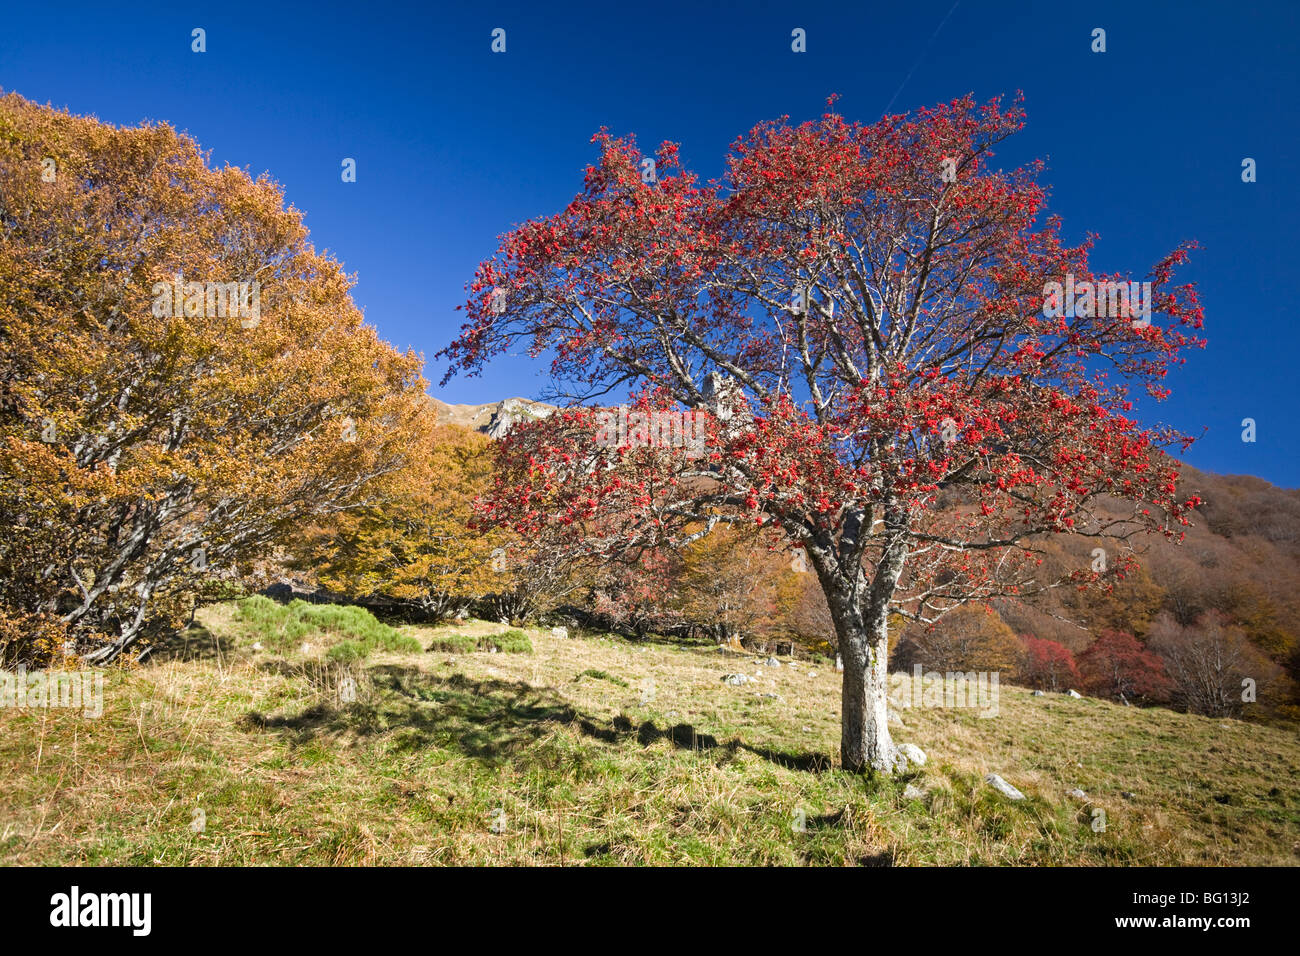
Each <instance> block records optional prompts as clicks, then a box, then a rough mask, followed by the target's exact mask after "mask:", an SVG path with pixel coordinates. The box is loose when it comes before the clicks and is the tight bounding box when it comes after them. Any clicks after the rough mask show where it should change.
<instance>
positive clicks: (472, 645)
mask: <svg viewBox="0 0 1300 956" xmlns="http://www.w3.org/2000/svg"><path fill="white" fill-rule="evenodd" d="M493 648H495V649H496V650H497V651H498V652H500V653H502V654H531V653H532V652H533V642H532V641H530V640H529V639H528V635H527V634H525V633H524V632H523V631H503V632H502V633H500V634H479V635H471V634H443V635H439V636H438V637H436V638H433V639H432V640H431V641H430V642H429V650H431V651H450V652H451V653H453V654H470V653H472V652H474V651H491V650H492V649H493Z"/></svg>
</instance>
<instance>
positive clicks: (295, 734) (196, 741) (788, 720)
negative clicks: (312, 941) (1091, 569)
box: [0, 604, 1300, 865]
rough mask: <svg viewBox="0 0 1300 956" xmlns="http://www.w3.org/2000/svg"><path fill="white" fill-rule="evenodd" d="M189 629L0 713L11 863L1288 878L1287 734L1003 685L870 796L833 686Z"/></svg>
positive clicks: (703, 668)
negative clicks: (1134, 868)
mask: <svg viewBox="0 0 1300 956" xmlns="http://www.w3.org/2000/svg"><path fill="white" fill-rule="evenodd" d="M199 617H200V621H201V626H196V627H194V628H192V629H191V630H190V631H189V632H187V634H186V635H185V639H184V640H183V641H178V642H177V643H176V644H175V645H174V646H172V647H170V648H168V649H166V650H165V651H164V652H162V653H160V654H156V655H155V656H154V659H153V660H152V662H150V663H147V664H145V665H144V666H142V667H140V668H138V669H137V670H135V671H134V672H130V673H124V672H113V673H110V674H109V675H108V677H107V679H106V681H105V702H104V715H103V717H102V718H100V719H98V720H88V719H85V718H83V717H82V716H81V715H80V713H70V712H67V711H59V710H49V711H42V710H25V711H19V710H15V709H13V708H8V709H3V710H0V764H3V765H4V766H5V768H6V769H7V771H8V772H7V773H5V774H4V775H3V777H0V863H5V864H14V863H22V864H49V863H66V864H110V863H111V864H170V865H204V864H227V865H229V864H275V865H291V864H297V865H302V864H343V865H350V864H367V865H383V864H495V863H505V864H561V863H565V864H574V863H578V864H602V863H615V864H641V863H649V864H670V863H699V864H801V863H811V864H867V865H919V864H935V863H942V864H966V863H971V864H1033V865H1052V864H1085V865H1087V864H1096V865H1109V864H1176V863H1182V864H1208V865H1240V864H1252V863H1256V864H1296V863H1297V862H1300V788H1298V785H1297V779H1298V777H1300V773H1298V772H1300V741H1298V740H1297V738H1296V736H1295V735H1294V734H1293V733H1289V732H1287V731H1285V730H1279V729H1273V728H1266V727H1259V726H1254V725H1250V724H1245V723H1241V722H1238V721H1231V720H1226V721H1225V720H1210V719H1207V718H1202V717H1195V716H1184V715H1180V714H1176V713H1172V712H1170V711H1167V710H1138V709H1134V708H1125V707H1121V706H1117V705H1113V704H1109V703H1105V702H1101V701H1096V700H1090V699H1083V700H1074V699H1071V698H1069V697H1066V696H1063V695H1048V696H1046V697H1033V696H1031V695H1030V694H1029V692H1028V691H1024V690H1021V689H1019V688H1014V687H1004V688H1002V694H1001V701H1000V714H999V716H998V717H996V718H991V719H982V718H980V717H978V716H977V715H976V713H975V712H973V711H967V712H962V711H954V710H940V709H926V710H916V709H912V710H907V711H904V712H903V714H902V719H903V721H904V723H903V724H902V725H897V726H895V727H894V735H895V738H896V739H897V740H898V741H900V742H912V743H915V744H917V745H919V746H920V747H921V748H922V749H923V750H925V751H926V753H927V754H928V755H929V761H928V762H927V764H926V765H925V766H924V767H923V768H921V769H919V770H914V771H913V772H910V773H908V774H906V775H904V776H903V777H900V778H896V779H892V780H876V781H868V780H864V779H862V778H858V777H855V776H852V775H848V774H844V773H842V772H840V771H839V770H837V769H836V768H835V753H836V750H837V746H838V740H839V726H838V710H839V706H838V704H839V682H838V675H837V674H836V673H835V672H834V669H833V668H832V667H826V666H824V665H823V666H817V665H809V664H806V663H801V664H799V665H798V666H795V667H790V666H788V665H787V666H781V667H767V666H760V665H758V664H756V663H755V661H754V659H753V658H752V657H750V656H748V655H740V654H729V653H722V652H719V651H718V650H716V649H715V648H713V647H702V646H687V645H671V644H650V645H644V646H638V645H635V644H631V643H628V642H625V641H623V640H620V639H613V638H607V637H603V636H598V635H597V636H585V637H573V638H568V639H566V638H556V637H552V636H551V635H550V634H549V632H546V631H538V630H529V631H527V634H526V637H527V638H528V639H529V640H522V641H521V640H519V636H517V635H510V636H509V637H503V635H504V633H505V631H506V628H504V627H502V626H500V625H494V624H488V623H485V622H469V623H467V624H465V625H463V626H457V627H440V628H422V627H404V628H401V629H400V631H401V632H402V634H403V635H405V636H407V637H411V638H414V639H415V640H416V641H418V642H419V646H420V647H421V648H430V647H434V648H438V649H436V650H420V651H415V650H411V649H409V648H412V647H413V646H414V645H412V644H411V643H410V642H408V641H404V640H376V641H374V642H372V643H371V644H370V645H366V647H365V649H366V652H367V653H366V656H364V657H362V658H361V659H353V657H352V656H351V655H344V658H345V659H342V660H341V659H340V656H339V655H338V654H335V655H334V657H333V658H332V659H331V657H330V656H329V652H330V649H331V648H332V647H333V646H336V645H337V643H338V642H340V641H342V640H346V639H347V635H346V633H344V631H342V630H339V629H337V628H335V627H334V626H333V625H330V626H326V625H322V626H321V628H320V629H319V630H317V631H315V632H312V631H310V629H308V631H303V630H302V629H301V627H300V625H294V627H295V630H294V631H293V633H292V635H291V637H292V640H290V639H289V638H288V637H287V636H286V632H284V630H283V628H284V627H285V626H286V625H285V624H284V621H283V619H282V618H281V619H276V618H275V617H274V616H267V615H265V614H263V615H260V616H259V615H258V614H255V613H248V614H241V613H240V611H239V610H238V609H237V608H236V606H235V605H229V604H228V605H221V606H217V607H212V608H208V609H206V611H204V612H201V613H200V616H199ZM318 617H320V619H321V620H322V621H326V620H327V618H326V617H323V616H319V615H318ZM301 619H302V615H299V616H298V617H297V618H295V620H301ZM268 620H270V623H268ZM277 620H278V621H279V623H276V621H277ZM328 620H335V619H328ZM277 627H278V628H280V629H281V630H280V631H279V632H275V628H277ZM338 627H339V628H341V627H343V625H338ZM498 638H501V639H498ZM254 642H257V643H258V644H260V645H261V649H260V650H256V649H254V647H253V645H254ZM530 642H531V643H530ZM530 647H531V651H530V650H529V648H530ZM449 648H450V650H449ZM494 649H495V652H494ZM508 651H513V652H508ZM737 672H738V673H744V674H747V675H750V676H757V677H758V681H757V683H750V684H745V685H742V686H731V685H728V684H725V683H723V682H722V680H721V677H722V676H723V675H724V674H727V673H737ZM769 695H775V696H769ZM990 772H993V773H997V774H1000V775H1001V776H1002V777H1003V778H1005V779H1006V780H1007V781H1008V782H1010V783H1011V784H1012V785H1014V786H1015V787H1017V788H1019V789H1020V790H1021V791H1023V792H1024V793H1025V795H1026V796H1027V798H1028V799H1026V800H1024V801H1020V802H1015V803H1013V802H1011V801H1009V800H1008V799H1007V798H1005V797H1003V796H1001V795H1000V794H998V793H997V792H995V791H994V790H993V789H992V788H991V787H989V786H988V785H987V784H985V783H984V781H983V777H984V775H985V774H986V773H990ZM909 786H910V788H912V789H910V790H909ZM1075 788H1079V789H1081V790H1083V791H1084V792H1085V793H1086V798H1083V799H1081V798H1078V797H1075V796H1070V795H1068V791H1070V790H1073V789H1075ZM915 791H925V793H924V796H922V797H920V798H916V797H914V796H909V795H908V794H910V793H914V792H915ZM1098 807H1099V808H1101V809H1102V810H1103V811H1104V813H1105V820H1106V827H1105V830H1104V832H1097V831H1095V830H1094V828H1093V821H1094V819H1098V818H1097V817H1096V816H1095V815H1094V813H1093V809H1094V808H1098ZM196 811H202V817H200V816H199V814H198V813H197V812H196ZM800 820H803V821H805V822H804V826H803V827H802V829H800V828H799V826H798V823H799V821H800ZM197 821H201V822H202V824H203V826H202V827H201V830H202V832H195V829H194V828H193V827H194V826H195V825H196V822H197Z"/></svg>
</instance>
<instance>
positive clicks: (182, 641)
mask: <svg viewBox="0 0 1300 956" xmlns="http://www.w3.org/2000/svg"><path fill="white" fill-rule="evenodd" d="M234 647H235V642H234V640H233V639H232V638H229V637H218V636H217V635H216V634H213V633H212V632H211V631H209V630H208V629H207V628H206V627H204V626H203V625H202V624H190V625H189V626H188V627H185V628H183V629H182V630H179V631H175V632H174V633H172V634H170V635H168V636H167V637H164V638H162V639H161V640H159V641H158V642H157V643H155V644H154V645H153V648H152V649H151V650H150V652H149V661H150V663H161V662H163V661H208V660H219V659H221V658H224V657H228V656H229V655H230V654H231V652H232V651H233V650H234Z"/></svg>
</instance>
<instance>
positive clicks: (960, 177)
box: [440, 97, 1202, 772]
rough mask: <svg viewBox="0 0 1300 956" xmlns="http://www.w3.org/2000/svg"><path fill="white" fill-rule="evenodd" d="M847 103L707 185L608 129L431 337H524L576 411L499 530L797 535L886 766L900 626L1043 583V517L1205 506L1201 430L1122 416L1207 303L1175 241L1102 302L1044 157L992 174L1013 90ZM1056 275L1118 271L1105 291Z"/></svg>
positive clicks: (512, 497)
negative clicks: (730, 529)
mask: <svg viewBox="0 0 1300 956" xmlns="http://www.w3.org/2000/svg"><path fill="white" fill-rule="evenodd" d="M833 108H834V98H833V97H832V99H831V101H830V102H829V104H828V108H827V111H826V112H825V113H824V115H822V116H821V117H820V119H817V120H813V121H809V122H804V123H802V124H799V125H791V123H790V122H789V121H788V119H786V118H782V119H779V120H776V121H772V122H766V123H761V124H759V125H758V126H756V127H754V128H753V129H752V130H751V131H750V132H749V133H748V134H747V135H745V136H742V137H741V138H739V139H738V140H737V141H736V142H735V143H734V145H733V146H732V148H731V150H730V153H729V155H728V157H727V163H726V172H725V175H724V176H723V177H722V178H721V179H719V180H716V181H710V182H707V183H702V182H701V181H700V180H699V178H698V177H697V176H695V175H693V174H692V173H691V172H689V171H688V170H686V169H685V168H683V167H682V166H681V164H680V161H679V154H678V147H677V146H676V145H675V144H672V143H665V144H663V145H662V146H660V148H659V149H658V150H657V152H656V153H655V155H654V156H653V157H649V156H642V154H641V152H640V151H639V150H638V148H637V146H636V142H635V140H634V139H633V138H631V137H628V138H618V137H615V136H613V135H611V134H610V133H609V132H608V131H605V130H602V131H600V132H599V133H597V135H596V136H595V137H594V142H595V143H596V144H597V145H598V147H599V151H600V158H599V161H598V162H596V163H595V164H593V165H592V166H590V167H588V169H587V171H586V177H585V186H584V188H583V190H582V192H581V193H580V194H579V195H578V196H577V197H576V198H575V199H574V200H573V201H572V202H571V203H570V204H569V205H568V206H567V207H566V208H565V209H564V210H562V211H561V212H559V213H557V214H555V215H552V216H548V217H544V218H540V219H537V220H534V221H530V222H527V223H525V224H523V225H521V226H518V227H517V228H515V229H513V230H512V231H511V232H509V233H508V234H506V235H505V236H504V238H503V240H502V244H501V248H500V250H499V252H498V254H497V255H496V256H494V257H493V258H492V259H490V260H488V261H486V262H484V263H483V264H482V265H481V266H480V267H479V269H478V271H477V274H476V276H475V278H474V280H473V282H472V283H470V284H469V286H468V291H469V298H468V301H467V304H466V306H465V308H466V309H467V311H468V316H469V321H468V322H467V323H466V324H465V326H464V327H463V329H462V332H461V334H460V336H459V338H457V339H456V340H455V341H454V342H453V343H452V344H451V345H450V346H449V347H448V348H447V349H445V350H444V351H443V352H442V353H440V354H442V355H444V356H445V357H447V358H448V359H449V361H450V367H449V369H448V371H447V377H448V378H450V377H451V376H452V375H454V374H457V373H459V372H466V373H470V374H472V373H474V372H476V371H478V370H479V369H480V368H481V367H482V365H483V364H484V363H485V362H488V361H489V360H490V359H491V358H492V357H493V356H494V355H497V354H500V353H502V352H505V351H507V350H514V349H516V348H518V347H519V346H520V345H523V346H525V347H527V348H529V349H531V351H532V354H534V355H537V356H541V355H546V356H547V357H548V358H549V359H550V371H551V373H552V376H553V378H554V381H555V386H554V393H555V394H554V396H553V398H554V399H555V400H557V401H560V402H561V404H563V405H565V406H568V407H567V410H566V411H562V412H559V413H557V414H555V415H553V416H551V417H550V418H549V419H547V420H545V421H542V422H538V423H534V424H531V425H525V426H521V427H519V428H517V429H516V430H515V431H514V432H512V433H511V435H510V436H509V438H508V439H507V440H506V441H505V442H504V443H503V445H502V447H501V449H500V450H499V455H500V463H499V473H498V476H497V479H496V481H495V483H494V487H493V490H492V492H491V493H490V494H489V496H488V498H487V499H486V502H485V506H484V507H485V511H486V512H487V513H488V514H489V515H490V516H492V517H493V518H495V520H498V521H501V522H503V523H507V524H510V525H511V526H512V527H514V528H516V529H517V530H519V531H520V533H525V534H526V533H531V532H534V531H536V530H537V529H540V528H542V527H547V526H553V525H557V524H558V525H562V526H569V527H572V528H575V529H577V528H581V527H584V526H585V525H584V523H585V522H589V521H591V519H593V518H595V517H596V516H599V517H600V521H599V524H598V526H599V530H600V533H599V534H579V533H578V532H577V531H576V530H575V532H574V534H573V535H572V538H571V540H570V541H569V546H570V547H572V548H574V549H585V550H587V551H589V552H592V553H603V554H614V553H617V552H619V551H621V550H624V549H627V548H629V547H644V546H647V545H649V546H655V547H669V546H681V545H682V544H683V543H687V542H689V541H690V540H691V539H692V538H693V537H694V536H695V535H698V534H701V533H704V532H707V531H708V530H709V529H711V528H715V527H717V526H719V525H720V524H731V523H736V522H744V521H748V522H754V523H759V524H767V525H770V526H772V528H773V529H774V530H778V531H780V532H781V533H783V534H785V535H786V536H787V537H788V538H789V539H790V544H791V545H792V546H796V547H801V548H803V549H804V552H805V553H806V555H807V560H808V563H809V565H810V568H811V570H813V571H814V572H815V573H816V575H817V577H818V580H819V582H820V584H821V588H822V590H823V592H824V594H825V596H826V601H827V604H828V606H829V608H830V612H831V616H832V618H833V621H834V625H835V631H836V635H837V639H838V644H839V650H840V653H841V655H842V657H843V660H844V673H843V690H842V696H841V709H842V712H841V718H842V734H841V745H840V749H841V760H842V764H843V766H844V767H845V768H847V769H850V770H855V771H862V770H868V769H875V770H879V771H886V772H887V771H890V770H892V769H893V768H894V767H895V766H896V765H897V762H896V748H895V747H894V745H893V742H892V740H891V738H890V734H889V728H888V710H887V700H886V690H887V687H886V685H887V670H886V668H887V656H888V655H887V642H888V632H889V630H888V623H889V620H890V617H891V615H893V614H897V615H899V616H900V617H901V618H902V619H905V620H910V621H914V622H920V623H930V622H933V621H934V620H936V619H937V618H938V617H939V616H940V615H942V614H943V613H945V612H947V611H948V610H951V609H953V608H955V607H959V606H961V605H962V604H965V603H968V602H971V601H987V600H988V599H990V598H993V597H997V596H1024V595H1025V594H1027V593H1029V592H1031V591H1033V590H1035V589H1039V588H1043V587H1048V586H1051V585H1052V584H1053V583H1055V582H1052V581H1047V580H1044V579H1041V578H1042V575H1041V573H1039V574H1038V575H1037V576H1036V569H1037V568H1038V564H1037V562H1038V561H1039V560H1040V558H1039V557H1038V556H1037V554H1036V551H1035V549H1036V545H1035V541H1036V540H1039V537H1040V536H1044V535H1049V534H1054V533H1062V534H1069V533H1073V534H1082V535H1091V536H1096V537H1097V538H1098V539H1099V540H1107V541H1110V542H1112V546H1114V542H1120V541H1129V540H1130V539H1131V538H1132V536H1133V535H1135V534H1138V533H1140V532H1143V531H1151V532H1160V533H1164V534H1169V535H1176V534H1177V533H1178V526H1179V525H1180V524H1182V523H1186V521H1187V517H1186V516H1187V512H1188V510H1189V509H1190V508H1191V507H1194V505H1195V503H1196V502H1195V499H1188V500H1179V498H1178V495H1177V477H1178V475H1177V470H1176V466H1175V465H1174V463H1172V462H1171V461H1170V460H1169V459H1168V458H1167V457H1165V456H1164V454H1163V453H1162V451H1161V449H1162V448H1164V447H1168V446H1169V445H1170V444H1172V443H1174V442H1177V441H1179V440H1185V439H1182V436H1179V435H1176V434H1174V433H1173V432H1172V431H1170V430H1168V429H1163V428H1161V429H1149V428H1144V427H1143V426H1141V425H1140V424H1139V423H1138V422H1137V421H1135V420H1134V419H1133V418H1132V417H1130V414H1129V413H1130V411H1131V408H1132V406H1131V395H1132V393H1133V391H1134V390H1137V391H1138V392H1145V393H1146V394H1147V395H1148V396H1150V397H1153V398H1156V399H1159V398H1161V397H1163V396H1164V395H1165V394H1166V391H1165V389H1164V387H1163V385H1162V382H1161V380H1162V378H1163V376H1164V375H1165V373H1166V370H1167V369H1168V368H1169V367H1170V365H1171V364H1173V363H1175V362H1177V361H1179V358H1178V355H1179V352H1180V350H1181V349H1183V348H1185V347H1188V346H1198V345H1201V344H1202V343H1201V342H1200V341H1199V340H1198V339H1196V338H1195V330H1196V329H1199V328H1200V327H1201V321H1202V316H1201V308H1200V306H1199V304H1198V300H1197V297H1196V293H1195V290H1194V288H1192V287H1191V286H1187V285H1183V286H1177V285H1174V284H1173V281H1172V280H1173V272H1174V269H1175V267H1176V266H1177V264H1179V263H1181V262H1182V261H1183V260H1184V259H1185V257H1186V255H1187V251H1188V247H1186V246H1181V247H1179V248H1177V249H1175V250H1174V251H1173V252H1171V253H1169V254H1168V255H1167V256H1165V257H1164V258H1162V259H1161V260H1160V261H1158V262H1156V263H1155V264H1154V266H1153V267H1152V268H1151V271H1150V273H1149V275H1148V281H1149V282H1150V283H1151V287H1150V288H1151V296H1150V304H1151V315H1150V316H1147V315H1145V314H1143V315H1142V317H1141V318H1138V317H1137V316H1136V315H1135V314H1134V312H1133V310H1132V309H1131V308H1125V307H1124V306H1125V305H1126V304H1130V305H1131V303H1125V302H1123V301H1120V302H1118V306H1119V307H1118V308H1116V307H1115V306H1116V304H1117V293H1116V291H1115V290H1117V289H1118V288H1119V287H1118V286H1117V285H1114V283H1118V282H1120V281H1128V279H1129V277H1128V276H1121V275H1114V276H1101V275H1094V274H1093V272H1092V271H1091V270H1090V268H1089V265H1088V260H1089V252H1090V247H1091V241H1089V242H1085V243H1083V244H1082V245H1079V246H1067V245H1065V244H1064V243H1063V242H1062V240H1061V237H1060V224H1059V222H1058V221H1057V220H1056V219H1055V218H1045V217H1044V215H1043V212H1044V204H1045V196H1046V193H1045V190H1044V188H1043V187H1042V186H1040V185H1039V184H1038V182H1037V178H1038V175H1039V173H1040V171H1041V163H1035V164H1032V165H1030V166H1028V167H1025V168H1020V169H1014V170H1011V171H1003V170H1001V169H998V168H995V167H994V166H993V165H991V160H992V157H993V148H994V147H995V146H997V144H999V143H1000V142H1001V141H1003V140H1004V139H1005V138H1006V137H1008V136H1010V135H1012V134H1013V133H1015V132H1016V131H1017V130H1019V129H1020V128H1021V127H1022V124H1023V116H1024V114H1023V111H1022V109H1021V108H1020V105H1019V102H1018V101H1017V103H1016V104H1014V105H1012V106H1010V107H1006V108H1004V107H1003V106H1002V104H1001V102H1000V101H999V100H994V101H991V102H989V103H987V104H984V105H977V104H976V103H975V102H974V101H973V99H972V98H970V97H966V98H963V99H958V100H955V101H953V102H951V103H948V104H945V105H940V106H938V107H936V108H933V109H924V110H921V111H919V112H917V113H916V114H914V115H907V116H904V115H890V116H886V117H884V118H883V119H881V120H880V121H878V122H876V123H873V124H870V125H863V124H858V123H849V122H847V121H845V120H844V119H843V118H842V117H841V116H839V115H838V114H836V113H834V112H832V110H833ZM1050 283H1060V284H1062V285H1065V286H1069V287H1070V288H1072V289H1074V290H1078V291H1080V292H1082V291H1083V290H1087V289H1092V290H1100V289H1102V288H1105V289H1108V290H1110V291H1109V293H1108V295H1107V296H1105V297H1104V298H1105V299H1106V301H1104V302H1103V305H1104V306H1107V307H1104V308H1097V307H1096V305H1097V303H1096V298H1095V296H1093V298H1092V300H1091V301H1090V300H1089V299H1088V296H1086V295H1085V296H1082V297H1081V298H1078V299H1076V301H1075V302H1074V303H1068V302H1063V301H1061V299H1060V294H1059V289H1057V288H1056V287H1054V286H1052V285H1050ZM1088 284H1091V285H1088ZM1054 292H1055V293H1056V295H1055V296H1053V293H1054ZM1070 306H1072V307H1070ZM444 381H445V379H444ZM621 390H627V391H630V392H632V393H633V394H635V395H637V396H638V400H643V401H647V402H650V403H652V404H654V405H655V407H658V408H662V409H683V410H689V411H707V412H708V413H709V418H708V435H707V448H706V454H704V455H702V456H696V455H693V454H691V453H688V452H689V451H690V450H689V449H680V448H675V447H665V445H664V444H662V443H661V444H658V445H655V444H654V443H651V444H648V445H647V444H646V443H645V442H643V441H636V440H630V439H629V440H627V441H624V442H622V443H621V444H619V445H618V446H617V447H611V444H610V443H609V442H600V441H596V440H594V438H593V436H594V435H596V434H597V428H598V422H597V416H596V413H595V412H594V410H593V409H591V408H590V407H588V404H589V403H591V402H593V401H600V400H605V399H606V397H607V396H609V395H611V394H619V393H620V391H621ZM941 498H942V499H943V500H944V501H945V502H948V503H952V504H953V505H954V506H953V507H943V508H940V507H937V505H938V504H939V502H940V499H941ZM1103 500H1109V507H1108V508H1107V509H1105V510H1100V509H1098V508H1097V505H1098V503H1099V502H1101V501H1103ZM1116 501H1118V502H1119V503H1120V504H1121V505H1122V507H1120V508H1116ZM701 525H702V529H701ZM1114 563H1115V562H1114V561H1112V566H1113V564H1114ZM1099 576H1100V575H1099V574H1098V573H1097V572H1093V571H1091V570H1089V569H1086V568H1085V569H1082V570H1080V571H1078V572H1071V573H1070V575H1069V577H1070V578H1072V579H1073V580H1075V581H1077V582H1081V583H1088V581H1089V580H1092V579H1096V578H1098V577H1099Z"/></svg>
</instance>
